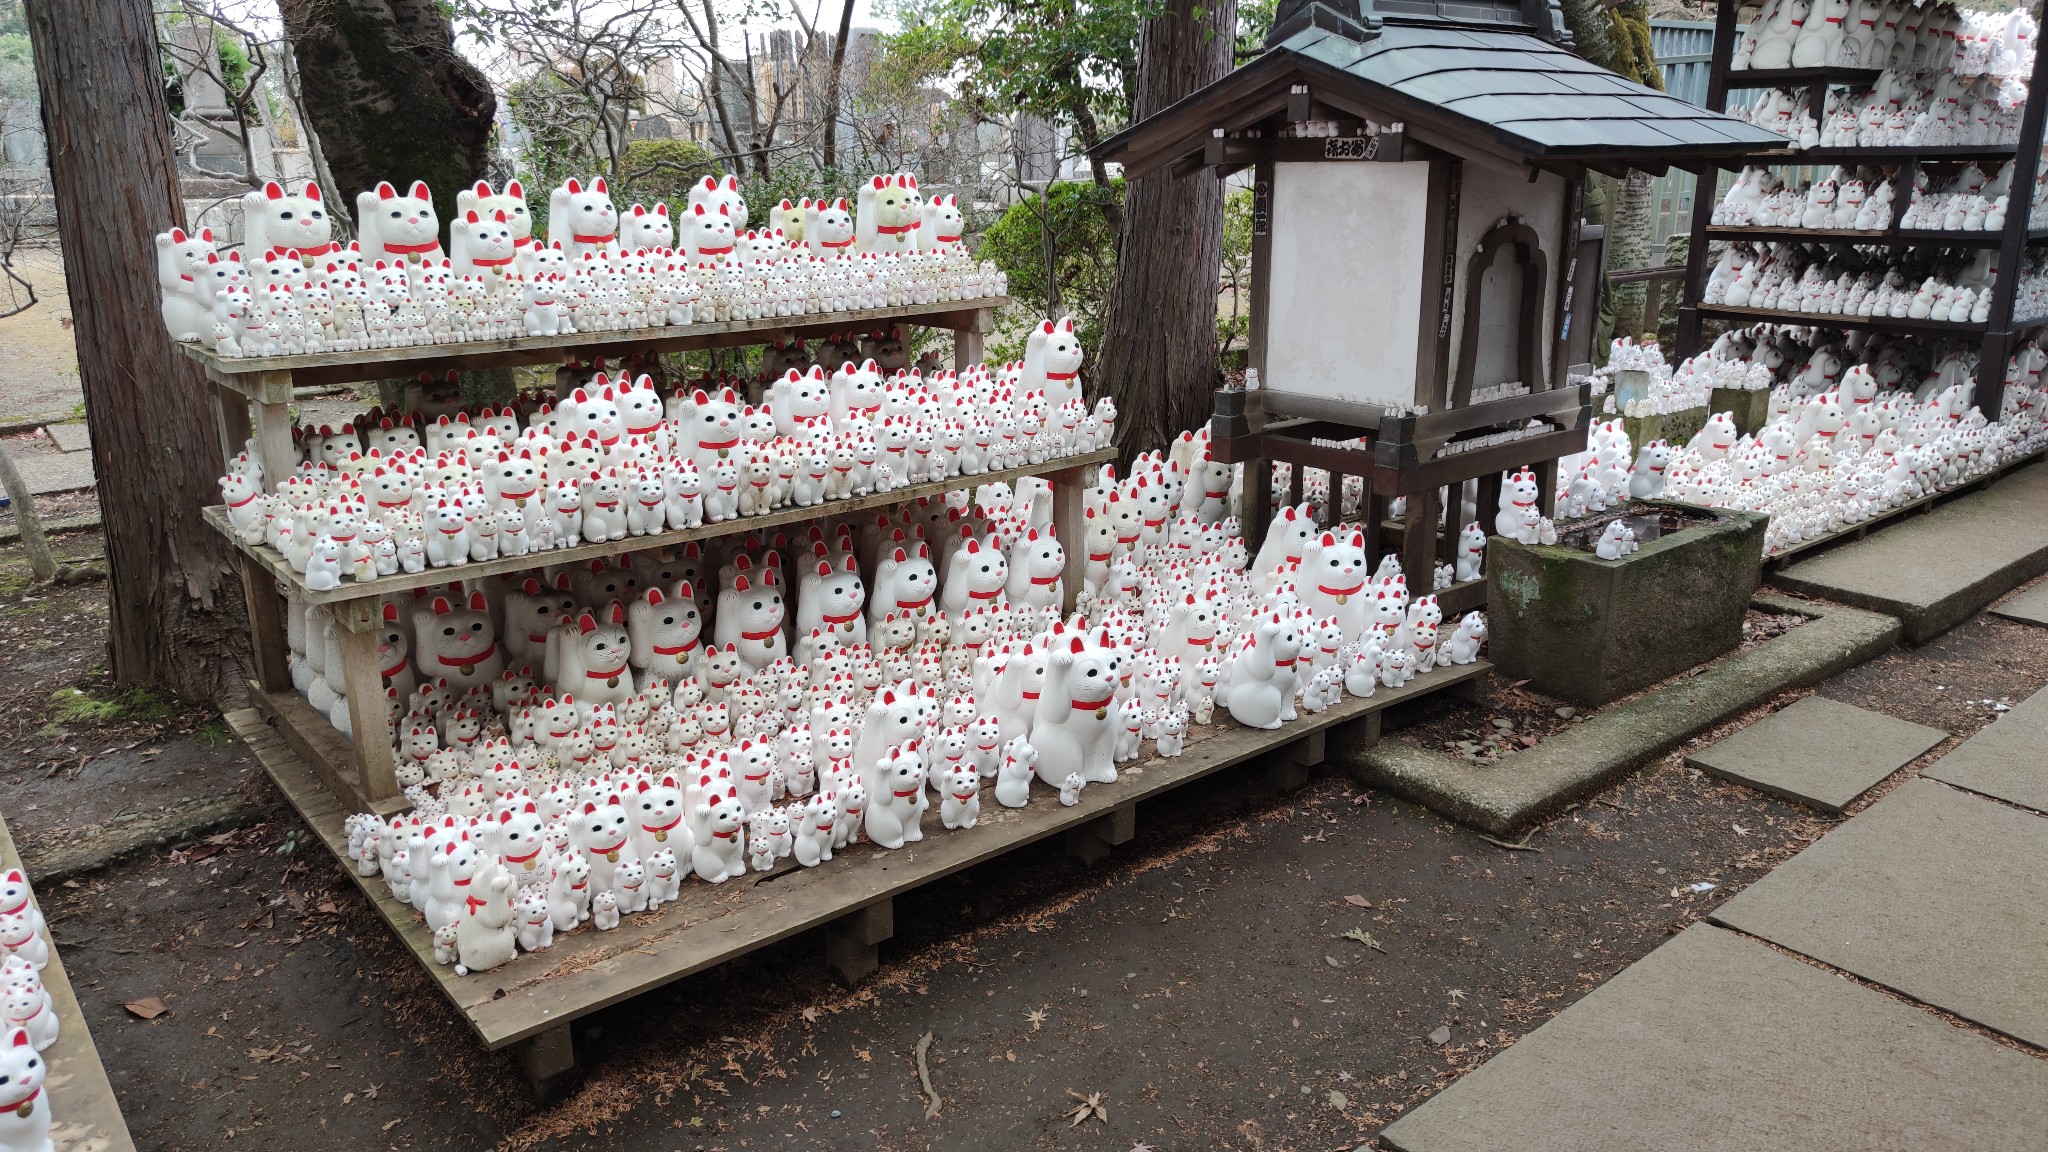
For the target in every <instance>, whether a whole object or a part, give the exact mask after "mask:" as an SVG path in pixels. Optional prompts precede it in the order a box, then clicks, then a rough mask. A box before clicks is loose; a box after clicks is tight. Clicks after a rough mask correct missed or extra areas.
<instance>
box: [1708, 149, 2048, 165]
mask: <svg viewBox="0 0 2048 1152" xmlns="http://www.w3.org/2000/svg"><path fill="white" fill-rule="evenodd" d="M2015 151H2016V149H2015V148H2014V147H2013V145H2011V144H1940V145H1932V144H1930V145H1926V146H1921V145H1915V144H1900V145H1897V146H1892V147H1879V148H1807V149H1803V150H1802V149H1796V148H1787V149H1774V150H1772V151H1769V152H1750V153H1746V154H1744V155H1741V156H1736V157H1733V158H1731V159H1726V160H1716V161H1715V162H1714V163H1715V165H1716V166H1717V167H1721V168H1746V167H1748V166H1750V165H1753V164H1896V163H1899V162H1900V161H1904V160H1918V161H1921V162H1924V163H1935V162H1939V161H1943V160H2010V159H2012V158H2013V154H2014V152H2015Z"/></svg>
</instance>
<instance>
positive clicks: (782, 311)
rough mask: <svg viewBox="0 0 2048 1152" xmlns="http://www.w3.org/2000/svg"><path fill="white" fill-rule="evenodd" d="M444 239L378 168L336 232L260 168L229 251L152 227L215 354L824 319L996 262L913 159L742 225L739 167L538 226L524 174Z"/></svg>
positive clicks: (171, 284) (947, 288)
mask: <svg viewBox="0 0 2048 1152" xmlns="http://www.w3.org/2000/svg"><path fill="white" fill-rule="evenodd" d="M456 199H457V206H458V212H459V217H458V218H457V219H456V220H454V221H453V222H451V225H450V227H449V229H448V231H447V240H446V245H445V247H444V244H443V238H442V237H443V234H442V230H441V222H440V220H439V218H438V216H437V214H436V212H435V208H434V202H433V195H432V193H431V191H430V190H429V189H428V187H427V185H426V184H425V183H424V182H419V181H415V182H414V183H413V185H412V186H411V187H410V188H409V189H405V190H400V189H399V188H398V187H396V186H394V185H392V184H391V183H388V182H386V183H380V184H378V186H377V187H376V188H375V189H373V190H371V191H368V192H364V193H362V194H361V195H359V196H358V197H357V199H356V204H357V216H358V232H359V235H358V238H357V239H356V240H354V241H351V242H349V243H347V244H342V243H340V242H338V241H336V240H334V239H333V221H332V219H331V218H330V217H329V215H328V213H327V210H326V207H325V205H324V203H323V202H322V199H321V193H320V187H319V185H318V184H316V183H312V182H307V183H305V184H303V185H300V186H298V187H296V188H287V187H286V186H284V185H281V184H278V183H277V182H275V181H272V182H270V183H268V184H266V185H265V186H264V188H263V189H262V190H261V191H258V192H251V193H249V194H248V195H247V196H245V197H243V220H244V223H243V243H242V246H241V247H240V249H238V250H234V251H228V252H221V251H217V250H216V249H215V244H214V236H213V232H212V230H211V229H207V228H202V229H199V230H197V231H196V232H187V231H186V230H185V229H183V228H173V229H171V230H169V231H167V232H163V233H161V234H159V235H158V236H157V280H158V285H159V288H160V291H161V296H162V310H163V319H164V324H165V327H166V328H167V329H168V331H169V332H170V334H171V337H172V338H173V339H175V340H179V341H185V342H193V343H199V344H202V345H204V346H205V347H208V348H210V349H213V350H214V351H215V352H217V353H218V354H219V355H221V356H223V357H239V356H276V355H287V354H300V353H320V352H354V351H361V350H364V349H375V348H392V347H407V346H412V345H419V344H450V343H463V342H468V341H478V340H502V339H511V338H516V337H520V336H557V335H562V334H565V333H575V332H606V331H625V330H631V329H642V328H648V327H662V326H669V325H685V324H690V323H723V322H733V321H746V320H758V319H763V318H768V317H784V316H807V315H825V314H830V313H834V312H842V311H848V310H855V309H869V308H884V307H890V308H900V307H910V306H917V305H928V304H936V303H940V302H944V301H954V300H972V299H982V298H986V297H992V296H1002V295H1005V294H1006V293H1007V292H1008V282H1007V278H1006V277H1005V276H1004V274H1003V273H1002V272H1001V271H999V270H998V269H996V268H995V266H994V265H993V264H991V263H988V262H977V261H975V260H974V259H973V258H972V256H971V255H970V254H969V253H968V252H967V250H966V248H965V246H964V245H963V244H962V243H961V242H960V236H961V229H962V222H961V215H960V209H959V206H958V203H957V201H956V199H955V198H954V197H951V196H936V197H932V198H930V199H926V198H925V197H924V196H923V195H922V194H921V193H920V192H919V191H918V188H917V181H916V179H915V178H914V177H912V176H909V175H907V174H896V175H892V176H877V177H873V178H872V179H871V180H869V181H866V182H863V183H862V184H861V185H860V189H859V193H858V196H857V199H858V201H859V208H858V212H857V213H856V212H855V211H854V210H851V209H849V208H848V206H847V203H846V201H845V199H844V198H840V199H837V200H827V199H825V198H819V199H816V200H813V199H811V198H809V197H805V198H803V199H802V200H800V201H799V202H798V203H796V204H791V203H790V202H789V201H787V200H784V201H782V202H781V203H780V204H778V205H777V207H776V208H775V209H773V210H772V212H771V215H772V216H774V218H775V221H774V224H773V226H770V227H763V228H759V229H748V228H747V227H746V225H747V220H748V211H747V205H746V202H745V201H744V200H743V199H742V198H741V197H740V193H739V185H738V181H737V180H735V179H734V178H732V177H726V178H725V179H724V180H723V181H721V180H718V179H716V178H712V177H706V178H705V179H704V181H702V182H701V183H699V184H696V185H693V186H692V187H691V189H690V193H689V200H690V204H689V207H688V209H686V210H685V211H684V212H682V213H681V214H680V219H679V220H673V221H672V220H671V218H670V212H669V209H668V206H667V205H666V204H657V205H655V206H654V208H653V209H652V210H649V209H648V208H646V207H645V206H643V205H640V204H634V205H632V206H631V207H630V209H629V210H628V211H627V212H625V213H621V212H620V211H619V210H618V209H617V208H616V207H615V206H614V205H613V203H612V201H611V198H610V193H609V190H608V188H607V186H606V184H605V181H604V180H603V179H602V178H599V179H596V180H593V181H591V182H590V184H589V185H587V186H586V185H584V184H582V183H581V182H579V181H577V180H574V179H571V180H568V181H566V182H565V183H564V184H563V185H562V186H561V187H559V188H556V189H555V190H554V192H553V193H552V194H551V195H550V197H549V209H550V210H549V214H548V230H547V235H546V237H545V239H544V240H542V241H536V240H535V239H534V237H533V235H532V228H533V222H532V216H531V213H530V212H529V211H528V209H527V205H526V200H525V194H524V190H523V189H522V188H521V187H520V185H519V182H518V181H513V182H511V183H509V184H508V185H507V186H506V188H505V191H503V192H496V191H494V190H493V189H492V188H491V186H490V185H489V184H488V183H485V182H481V181H479V182H478V183H477V184H476V185H475V186H474V187H472V188H469V189H464V190H462V191H461V192H460V193H458V194H457V198H456Z"/></svg>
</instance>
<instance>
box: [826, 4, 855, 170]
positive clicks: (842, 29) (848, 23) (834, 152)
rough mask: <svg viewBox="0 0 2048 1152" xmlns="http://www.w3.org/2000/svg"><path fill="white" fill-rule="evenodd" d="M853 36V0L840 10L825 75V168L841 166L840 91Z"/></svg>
mask: <svg viewBox="0 0 2048 1152" xmlns="http://www.w3.org/2000/svg"><path fill="white" fill-rule="evenodd" d="M851 35H853V0H846V3H845V4H843V5H841V6H840V9H839V35H837V36H835V37H833V38H832V64H831V67H830V69H829V70H828V71H827V72H826V73H825V140H824V153H825V167H827V168H837V167H838V166H839V89H840V84H841V83H842V82H843V80H844V79H845V76H846V38H847V37H848V36H851Z"/></svg>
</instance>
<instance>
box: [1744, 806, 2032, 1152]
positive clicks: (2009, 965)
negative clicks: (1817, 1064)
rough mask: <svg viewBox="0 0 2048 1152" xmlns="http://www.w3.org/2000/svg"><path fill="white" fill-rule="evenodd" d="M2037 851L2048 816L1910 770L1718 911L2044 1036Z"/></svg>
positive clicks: (1830, 958)
mask: <svg viewBox="0 0 2048 1152" xmlns="http://www.w3.org/2000/svg"><path fill="white" fill-rule="evenodd" d="M2043 860H2048V818H2044V817H2042V816H2040V815H2039V814H2037V813H2033V812H2025V811H2021V810H2020V809H2017V808H2012V807H2008V806H2007V805H2004V804H2000V803H1998V802H1997V801H1995V800H1986V799H1984V798H1983V797H1981V796H1972V795H1970V794H1969V793H1967V792H1960V791H1957V790H1956V789H1954V788H1950V787H1948V786H1947V785H1945V784H1937V783H1935V782H1933V781H1931V780H1908V781H1906V783H1904V784H1902V785H1900V787H1899V788H1898V790H1897V791H1895V792H1893V793H1892V794H1891V795H1889V796H1886V797H1885V798H1884V799H1883V800H1881V801H1879V802H1878V803H1876V804H1873V805H1871V806H1870V808H1869V809H1868V810H1866V811H1865V812H1863V814H1862V815H1860V816H1857V817H1856V818H1855V819H1853V820H1851V821H1849V822H1848V823H1847V824H1844V825H1842V826H1841V827H1839V828H1837V829H1835V830H1834V831H1832V832H1830V833H1828V834H1827V835H1826V836H1823V837H1821V838H1820V840H1818V841H1817V842H1815V843H1814V844H1813V845H1812V846H1811V847H1809V848H1807V849H1806V850H1805V851H1803V852H1801V853H1800V854H1799V855H1797V856H1794V857H1793V858H1792V859H1791V860H1788V861H1786V862H1785V863H1784V864H1783V865H1780V866H1779V867H1778V869H1777V870H1776V871H1774V872H1772V873H1771V874H1770V875H1768V876H1766V877H1764V878H1763V879H1762V880H1759V881H1757V882H1756V883H1755V884H1752V885H1750V886H1749V888H1747V889H1745V890H1744V891H1742V892H1741V893H1739V894H1738V895H1736V896H1735V898H1734V899H1732V900H1730V901H1728V902H1727V903H1726V904H1723V905H1722V906H1721V907H1720V908H1718V909H1716V910H1715V911H1714V913H1713V919H1714V920H1715V922H1717V923H1721V924H1725V925H1727V926H1728V927H1730V928H1734V929H1737V930H1738V931H1742V932H1747V933H1749V934H1750V935H1752V936H1757V937H1760V938H1762V939H1765V940H1769V941H1770V942H1771V943H1773V944H1776V945H1779V946H1780V947H1783V948H1789V949H1791V950H1792V951H1794V952H1799V953H1802V954H1804V955H1807V956H1811V957H1813V958H1814V959H1816V960H1819V961H1821V962H1822V963H1824V964H1831V965H1833V966H1835V967H1837V968H1840V969H1842V970H1844V971H1847V972H1852V973H1854V974H1856V975H1857V976H1860V977H1862V978H1863V979H1865V980H1869V981H1871V982H1873V983H1876V984H1882V985H1884V986H1885V987H1887V988H1892V989H1896V990H1897V991H1900V992H1903V993H1905V994H1906V995H1908V996H1911V997H1912V998H1914V999H1915V1000H1919V1001H1921V1002H1923V1003H1926V1004H1932V1005H1934V1006H1935V1007H1937V1008H1940V1009H1942V1010H1944V1011H1947V1012H1953V1013H1955V1014H1956V1015H1958V1016H1961V1017H1962V1018H1964V1019H1965V1020H1973V1021H1975V1022H1977V1023H1979V1024H1982V1025H1984V1026H1985V1027H1986V1028H1993V1029H1996V1030H1997V1031H2000V1032H2003V1033H2005V1034H2007V1035H2009V1036H2015V1037H2018V1038H2019V1039H2021V1040H2024V1041H2026V1042H2027V1043H2029V1044H2033V1045H2036V1046H2048V995H2043V992H2042V990H2043V989H2048V916H2043V915H2042V911H2041V909H2042V903H2041V882H2040V876H2041V862H2042V861H2043ZM2043 1066H2044V1067H2048V1064H2044V1065H2043ZM2041 1131H2042V1132H2048V1129H2042V1130H2041ZM1909 1143H1910V1142H1909Z"/></svg>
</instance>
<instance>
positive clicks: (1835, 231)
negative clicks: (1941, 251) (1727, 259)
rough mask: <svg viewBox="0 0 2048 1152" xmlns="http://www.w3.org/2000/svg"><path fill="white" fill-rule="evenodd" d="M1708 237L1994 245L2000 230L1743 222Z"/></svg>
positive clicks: (2031, 238) (2043, 236) (2042, 234)
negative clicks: (1762, 225)
mask: <svg viewBox="0 0 2048 1152" xmlns="http://www.w3.org/2000/svg"><path fill="white" fill-rule="evenodd" d="M1707 239H1709V240H1776V241H1783V242H1786V243H1792V244H1803V243H1812V244H1861V245H1869V246H1872V247H1879V248H1918V247H1929V248H1997V247H1998V246H1999V245H2000V244H2002V243H2004V240H2005V234H2004V233H2003V232H1949V231H1944V230H1942V229H1939V228H1902V229H1900V230H1898V231H1897V232H1892V231H1888V230H1877V231H1870V232H1865V231H1861V230H1858V229H1855V228H1760V227H1755V226H1751V225H1747V224H1712V225H1709V226H1708V227H1707ZM2042 240H2048V229H2042V228H2037V229H2035V230H2034V231H2032V232H2029V233H2027V243H2029V244H2034V243H2038V242H2040V241H2042Z"/></svg>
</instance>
